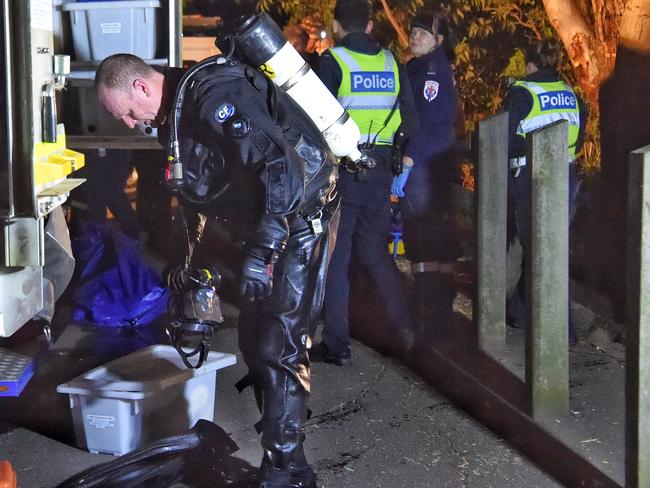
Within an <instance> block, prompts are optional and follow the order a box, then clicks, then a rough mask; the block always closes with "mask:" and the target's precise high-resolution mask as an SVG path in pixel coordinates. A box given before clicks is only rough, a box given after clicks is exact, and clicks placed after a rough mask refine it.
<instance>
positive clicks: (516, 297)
mask: <svg viewBox="0 0 650 488" xmlns="http://www.w3.org/2000/svg"><path fill="white" fill-rule="evenodd" d="M527 171H528V166H524V167H523V168H522V170H521V172H520V174H519V176H517V177H516V178H515V177H514V173H513V172H512V171H510V174H509V180H508V191H509V193H510V196H511V198H512V202H513V203H514V208H515V226H516V234H517V237H518V238H519V241H520V242H521V245H522V246H523V248H524V262H523V263H522V273H521V276H520V278H519V282H518V283H517V287H516V288H515V291H514V292H513V294H512V296H511V297H510V300H509V302H508V307H507V314H508V319H509V320H510V321H513V322H519V323H523V322H524V319H525V317H526V302H525V296H526V286H525V283H526V273H525V270H526V265H525V256H526V252H527V250H529V249H530V239H531V220H530V219H531V208H530V192H531V187H530V185H531V182H530V177H529V175H528V174H527ZM579 190H580V180H579V178H578V165H577V164H575V163H574V164H571V165H570V166H569V229H570V226H571V222H572V220H573V217H574V215H575V209H576V200H577V196H578V192H579ZM569 295H570V293H569ZM570 309H571V308H570V307H569V331H570V333H571V334H574V333H575V331H574V330H573V318H572V316H571V312H570Z"/></svg>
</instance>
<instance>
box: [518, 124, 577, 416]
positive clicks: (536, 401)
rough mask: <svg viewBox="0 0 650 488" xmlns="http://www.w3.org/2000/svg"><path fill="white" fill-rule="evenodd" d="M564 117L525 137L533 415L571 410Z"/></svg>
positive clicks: (528, 364)
mask: <svg viewBox="0 0 650 488" xmlns="http://www.w3.org/2000/svg"><path fill="white" fill-rule="evenodd" d="M567 130H568V123H567V122H566V121H565V120H561V121H558V122H554V123H553V124H550V125H548V126H546V127H544V128H542V129H540V130H537V131H534V132H532V133H530V134H528V135H527V139H528V154H527V161H528V164H529V165H530V171H528V174H529V175H530V178H532V181H531V198H532V201H531V209H532V210H531V213H532V215H531V239H530V242H531V245H530V247H531V249H527V250H526V252H527V255H526V256H527V259H526V262H527V266H528V270H529V272H528V273H527V285H528V288H527V299H526V305H527V307H528V309H527V313H530V321H529V323H530V325H531V327H530V330H529V333H528V335H527V341H526V345H527V354H526V382H527V384H528V387H529V392H530V398H531V405H532V414H533V418H535V419H536V420H548V419H553V418H556V417H557V416H561V415H564V414H566V413H568V411H569V340H568V319H569V304H568V295H569V167H568V162H567V154H568V149H567Z"/></svg>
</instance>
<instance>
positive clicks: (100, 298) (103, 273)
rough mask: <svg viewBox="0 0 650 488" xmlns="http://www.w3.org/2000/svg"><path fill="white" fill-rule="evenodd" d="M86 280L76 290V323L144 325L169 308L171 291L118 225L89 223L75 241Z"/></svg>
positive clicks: (119, 325) (74, 298)
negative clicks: (163, 284) (117, 227)
mask: <svg viewBox="0 0 650 488" xmlns="http://www.w3.org/2000/svg"><path fill="white" fill-rule="evenodd" d="M74 248H75V249H74V251H75V256H77V258H78V260H79V264H80V266H81V273H80V276H81V278H82V280H85V281H84V282H83V283H82V285H81V286H80V287H79V288H78V289H77V290H75V292H74V294H73V300H74V303H75V309H74V311H73V319H74V320H75V321H88V322H92V323H95V324H98V325H105V326H111V327H121V326H137V325H145V324H148V323H150V322H152V321H153V320H155V319H156V318H157V317H158V316H160V315H161V314H162V313H163V312H165V311H166V309H167V302H168V300H169V295H170V293H169V290H167V289H166V288H165V287H163V286H162V283H161V282H160V279H159V278H158V277H157V276H156V274H155V273H154V272H153V270H151V269H150V268H149V267H148V266H147V265H146V264H145V263H144V261H143V260H142V258H141V257H140V253H139V248H138V243H137V242H136V241H135V240H134V239H132V238H131V237H129V236H127V235H125V234H123V233H121V232H120V231H118V230H117V229H116V228H113V227H111V226H106V225H96V224H89V225H87V226H86V228H85V229H84V232H83V234H82V237H81V238H80V239H78V240H76V241H75V243H74Z"/></svg>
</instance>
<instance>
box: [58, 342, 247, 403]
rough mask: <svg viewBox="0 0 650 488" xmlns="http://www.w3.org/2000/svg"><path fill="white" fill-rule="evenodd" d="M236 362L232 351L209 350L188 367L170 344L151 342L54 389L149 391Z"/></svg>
mask: <svg viewBox="0 0 650 488" xmlns="http://www.w3.org/2000/svg"><path fill="white" fill-rule="evenodd" d="M188 352H190V351H188ZM236 362H237V358H236V357H235V355H234V354H228V353H224V352H216V351H211V352H210V353H209V354H208V357H207V359H206V360H205V362H204V363H203V366H201V367H200V368H199V369H190V368H187V367H186V366H185V364H183V360H182V359H181V357H180V355H179V354H178V352H177V351H176V349H174V348H173V347H172V346H168V345H154V346H150V347H147V348H146V349H142V350H141V351H137V352H134V353H132V354H129V355H127V356H124V357H122V358H119V359H116V360H114V361H111V362H109V363H107V364H105V365H104V366H100V367H98V368H95V369H92V370H90V371H88V372H87V373H84V374H82V375H80V376H78V377H76V378H75V379H73V380H72V381H70V382H68V383H64V384H61V385H59V386H57V388H56V391H58V392H59V393H70V394H78V395H90V394H100V395H102V396H111V397H112V396H113V395H110V394H108V393H109V392H132V393H143V394H149V393H153V392H156V391H160V390H163V389H165V388H169V387H171V386H174V385H177V384H179V383H183V382H185V381H187V380H189V379H191V378H194V377H196V376H201V375H204V374H208V373H213V372H215V371H216V370H218V369H221V368H225V367H227V366H232V365H233V364H235V363H236ZM118 396H119V394H118Z"/></svg>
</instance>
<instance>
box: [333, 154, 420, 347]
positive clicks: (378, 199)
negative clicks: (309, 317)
mask: <svg viewBox="0 0 650 488" xmlns="http://www.w3.org/2000/svg"><path fill="white" fill-rule="evenodd" d="M371 156H372V157H373V158H374V159H375V160H376V161H377V167H375V168H373V169H370V170H369V171H368V179H367V180H364V181H360V180H358V178H357V177H356V175H354V174H352V173H347V172H346V173H341V174H340V176H339V181H338V189H339V193H340V195H341V202H342V203H341V222H340V224H339V230H338V234H337V238H336V247H335V248H334V254H333V255H332V261H331V263H330V267H329V275H328V279H327V282H326V286H325V303H324V307H323V311H324V327H323V333H322V335H323V341H324V342H325V344H326V345H327V348H328V349H329V351H331V352H332V353H334V354H337V355H342V354H344V353H345V352H346V350H347V348H348V347H349V341H350V323H349V301H350V278H349V276H348V273H349V268H350V259H351V257H352V255H353V254H354V255H355V256H356V257H357V258H358V259H359V261H360V263H361V264H362V265H363V266H364V268H366V270H367V271H368V272H369V273H370V275H371V277H372V279H373V281H374V282H375V285H376V287H377V291H378V293H379V299H380V300H381V302H382V303H383V304H384V306H385V308H386V313H387V315H388V319H389V321H390V324H391V326H392V328H393V330H394V331H395V332H396V333H397V332H399V331H400V330H401V329H405V328H406V329H408V328H410V327H411V324H410V312H409V309H408V302H407V299H406V294H405V292H404V284H403V281H402V277H401V275H400V273H399V270H398V269H397V266H396V265H395V261H394V260H393V258H392V256H391V254H390V252H389V250H388V236H389V232H390V185H391V182H392V178H393V175H392V172H391V168H390V165H391V148H390V147H386V146H383V147H382V146H380V147H378V148H376V149H375V150H374V151H373V153H372V154H371Z"/></svg>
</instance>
